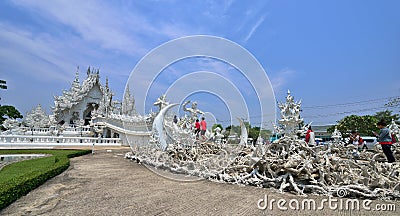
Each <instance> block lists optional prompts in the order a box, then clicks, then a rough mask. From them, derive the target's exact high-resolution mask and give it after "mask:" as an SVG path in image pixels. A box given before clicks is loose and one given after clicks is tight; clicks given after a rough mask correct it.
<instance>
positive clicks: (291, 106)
mask: <svg viewBox="0 0 400 216" xmlns="http://www.w3.org/2000/svg"><path fill="white" fill-rule="evenodd" d="M300 106H301V101H299V102H295V101H294V98H293V96H292V95H290V91H289V90H288V92H287V96H286V102H285V103H278V107H279V109H280V110H281V112H280V113H281V119H280V120H279V123H280V124H282V125H283V126H284V131H285V136H296V132H297V128H298V125H299V124H300V123H301V122H302V121H303V119H302V118H300Z"/></svg>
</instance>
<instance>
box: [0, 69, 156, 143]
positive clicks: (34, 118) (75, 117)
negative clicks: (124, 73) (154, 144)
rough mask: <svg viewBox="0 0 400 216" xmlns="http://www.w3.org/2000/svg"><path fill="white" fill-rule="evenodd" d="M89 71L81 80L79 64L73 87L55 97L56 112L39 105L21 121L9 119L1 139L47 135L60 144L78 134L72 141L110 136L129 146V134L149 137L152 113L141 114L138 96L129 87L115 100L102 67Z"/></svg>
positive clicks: (41, 138) (80, 141) (31, 137)
mask: <svg viewBox="0 0 400 216" xmlns="http://www.w3.org/2000/svg"><path fill="white" fill-rule="evenodd" d="M86 74H87V77H86V78H85V80H83V82H82V83H81V82H80V80H79V67H78V69H77V71H76V75H75V79H74V81H73V82H72V84H71V88H70V89H69V90H64V91H63V92H62V95H60V96H54V106H53V107H52V111H53V114H52V115H47V114H46V113H45V111H44V110H43V109H42V107H41V106H40V105H38V106H37V107H36V108H33V109H32V111H31V112H28V113H26V115H25V117H24V119H23V121H22V123H21V124H19V123H18V122H17V121H16V120H14V121H13V120H8V121H6V122H5V126H6V128H7V129H8V130H7V131H5V132H2V135H1V137H0V142H5V143H7V142H24V141H25V140H28V141H29V142H36V140H38V141H40V142H42V141H43V140H44V137H45V136H48V137H46V141H47V142H55V141H56V142H57V143H58V142H69V140H63V141H60V139H61V138H62V137H76V138H77V139H78V140H72V141H71V142H79V143H82V142H85V141H84V140H83V139H84V138H85V137H86V138H88V139H87V140H90V142H93V140H91V139H94V137H95V139H100V138H101V139H108V138H109V139H115V140H114V141H115V142H119V143H122V144H124V145H128V139H127V137H128V136H129V140H137V139H140V140H141V141H145V140H148V139H149V135H150V132H149V131H148V126H149V125H151V120H152V119H151V117H150V116H151V115H149V116H141V115H139V114H138V113H137V112H136V110H135V99H134V97H133V96H132V95H131V92H130V90H129V86H127V89H126V91H125V95H124V99H123V101H122V102H120V101H118V100H113V96H114V93H113V92H112V91H111V90H110V88H109V86H108V79H106V83H105V85H102V84H101V83H100V73H99V70H98V69H93V68H90V67H89V68H88V69H87V71H86ZM19 136H21V137H19ZM27 136H29V137H27ZM37 136H39V137H37ZM55 138H57V139H55ZM89 138H91V139H89ZM21 140H22V141H21ZM87 142H89V141H87ZM96 142H100V141H96ZM101 142H103V141H101ZM104 142H108V141H104Z"/></svg>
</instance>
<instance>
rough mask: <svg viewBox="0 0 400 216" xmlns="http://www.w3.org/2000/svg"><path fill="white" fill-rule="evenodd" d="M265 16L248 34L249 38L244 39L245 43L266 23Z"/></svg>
mask: <svg viewBox="0 0 400 216" xmlns="http://www.w3.org/2000/svg"><path fill="white" fill-rule="evenodd" d="M265 17H266V16H265V15H264V16H262V17H260V18H259V19H258V20H257V22H256V23H255V24H254V26H253V27H252V28H251V30H250V32H249V33H248V34H247V36H246V37H245V38H244V42H247V41H248V40H249V39H250V38H251V37H252V36H253V34H254V32H255V31H256V30H257V28H258V27H259V26H260V25H261V24H262V23H263V22H264V20H265Z"/></svg>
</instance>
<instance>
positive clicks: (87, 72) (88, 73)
mask: <svg viewBox="0 0 400 216" xmlns="http://www.w3.org/2000/svg"><path fill="white" fill-rule="evenodd" d="M86 74H87V76H88V77H89V75H90V66H89V67H88V69H87V71H86Z"/></svg>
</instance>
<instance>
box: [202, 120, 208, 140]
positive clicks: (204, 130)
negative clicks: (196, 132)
mask: <svg viewBox="0 0 400 216" xmlns="http://www.w3.org/2000/svg"><path fill="white" fill-rule="evenodd" d="M204 119H205V118H204V117H202V118H201V122H200V131H201V137H202V138H203V139H204V140H205V139H206V137H205V134H206V130H207V123H206V121H205V120H204Z"/></svg>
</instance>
